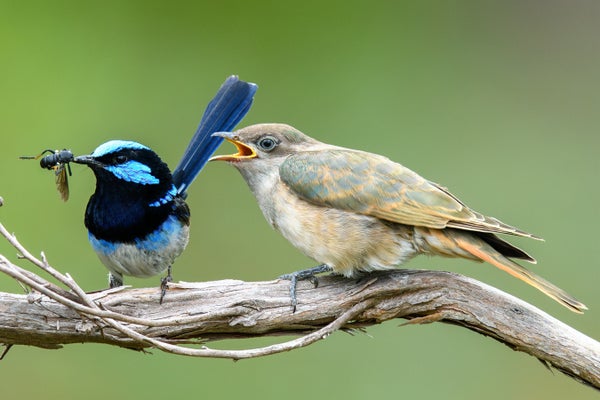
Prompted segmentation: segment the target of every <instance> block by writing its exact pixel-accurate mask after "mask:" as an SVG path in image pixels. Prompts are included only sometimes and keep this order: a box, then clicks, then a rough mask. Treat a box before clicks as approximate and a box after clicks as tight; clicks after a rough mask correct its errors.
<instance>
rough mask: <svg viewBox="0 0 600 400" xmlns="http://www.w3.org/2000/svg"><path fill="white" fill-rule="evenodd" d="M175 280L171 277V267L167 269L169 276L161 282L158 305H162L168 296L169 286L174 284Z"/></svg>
mask: <svg viewBox="0 0 600 400" xmlns="http://www.w3.org/2000/svg"><path fill="white" fill-rule="evenodd" d="M172 281H173V278H172V277H171V266H170V265H169V268H168V269H167V276H165V277H164V278H162V279H161V280H160V299H159V300H158V304H162V302H163V299H164V298H165V294H167V286H168V285H169V282H172Z"/></svg>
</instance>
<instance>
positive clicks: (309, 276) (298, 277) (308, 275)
mask: <svg viewBox="0 0 600 400" xmlns="http://www.w3.org/2000/svg"><path fill="white" fill-rule="evenodd" d="M331 271H333V269H332V268H331V267H330V266H329V265H327V264H321V265H317V266H316V267H313V268H309V269H303V270H300V271H295V272H292V273H289V274H284V275H281V276H280V277H279V279H285V280H288V281H290V299H291V305H292V313H295V312H296V306H297V305H298V299H297V297H296V286H297V285H298V281H303V280H309V281H311V282H312V284H313V285H314V286H315V287H317V286H319V279H318V278H317V277H316V276H315V275H316V274H320V273H323V272H331Z"/></svg>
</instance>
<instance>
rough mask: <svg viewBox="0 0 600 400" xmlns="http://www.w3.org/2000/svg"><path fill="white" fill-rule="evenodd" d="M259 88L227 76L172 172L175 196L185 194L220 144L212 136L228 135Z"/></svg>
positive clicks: (217, 138)
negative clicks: (221, 133) (222, 132)
mask: <svg viewBox="0 0 600 400" xmlns="http://www.w3.org/2000/svg"><path fill="white" fill-rule="evenodd" d="M257 89H258V86H257V85H255V84H254V83H248V82H244V81H241V80H240V79H239V78H238V77H237V76H230V77H229V78H227V80H226V81H225V83H223V85H222V86H221V88H220V89H219V91H218V92H217V94H216V95H215V97H214V98H213V99H212V100H211V102H210V103H209V104H208V106H207V107H206V110H205V111H204V115H203V116H202V120H201V121H200V125H199V126H198V129H197V130H196V133H195V134H194V137H193V138H192V140H191V141H190V144H189V145H188V147H187V149H185V153H183V157H182V158H181V161H179V164H178V165H177V167H176V168H175V169H174V170H173V183H174V184H175V187H176V188H177V192H178V193H179V194H180V195H182V196H183V197H185V192H186V190H187V188H188V187H189V186H190V184H191V183H192V181H193V180H194V179H195V178H196V176H197V175H198V173H200V171H201V170H202V168H203V167H204V165H206V163H207V162H208V159H209V158H210V156H212V155H213V153H214V152H215V151H216V150H217V147H219V145H220V144H221V143H222V142H223V138H221V137H213V136H211V135H212V134H213V133H214V132H221V131H225V132H227V131H231V130H232V129H233V128H234V127H235V126H236V125H237V124H238V123H239V122H240V121H241V120H242V118H244V116H245V115H246V113H247V112H248V110H250V107H251V106H252V100H253V97H254V93H255V92H256V90H257Z"/></svg>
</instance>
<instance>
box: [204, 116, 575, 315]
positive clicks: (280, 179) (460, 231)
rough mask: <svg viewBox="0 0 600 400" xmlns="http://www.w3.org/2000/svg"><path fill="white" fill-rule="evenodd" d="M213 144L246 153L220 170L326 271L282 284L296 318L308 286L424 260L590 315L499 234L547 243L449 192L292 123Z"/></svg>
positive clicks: (311, 271) (292, 277)
mask: <svg viewBox="0 0 600 400" xmlns="http://www.w3.org/2000/svg"><path fill="white" fill-rule="evenodd" d="M214 135H216V136H221V137H223V138H225V139H226V140H228V141H229V142H231V143H233V144H234V145H235V146H236V147H237V150H238V153H237V154H232V155H220V156H215V157H213V158H212V159H211V161H214V160H222V161H227V162H228V163H230V164H231V165H233V166H234V167H236V168H237V169H238V170H239V171H240V173H241V174H242V176H243V177H244V179H245V180H246V182H247V183H248V186H249V187H250V189H251V190H252V192H253V193H254V196H255V197H256V199H257V201H258V204H259V206H260V209H261V210H262V212H263V214H264V216H265V218H266V219H267V221H268V222H269V223H270V224H271V226H272V227H273V228H275V229H276V230H277V231H279V232H280V233H281V234H282V235H283V236H284V237H285V238H286V239H287V240H289V241H290V242H291V243H292V244H293V245H294V246H296V247H297V248H298V249H299V250H301V251H302V252H303V253H304V254H306V255H307V256H308V257H310V258H312V259H314V260H315V261H317V262H319V263H321V265H319V266H317V267H314V268H311V269H307V270H303V271H297V272H294V273H291V274H287V275H284V276H282V278H284V279H289V280H290V281H291V283H290V294H291V297H292V306H293V308H294V309H295V307H296V304H297V301H296V284H297V281H298V280H300V279H310V280H312V281H313V282H316V278H315V277H314V274H316V273H320V272H327V271H333V272H334V273H337V274H341V275H344V276H347V277H351V276H354V275H356V274H357V273H358V272H361V271H362V272H369V271H375V270H385V269H390V268H394V267H396V266H398V265H401V264H402V263H404V262H405V261H407V260H409V259H411V258H412V257H414V256H416V255H418V254H429V255H440V256H445V257H462V258H466V259H470V260H475V261H486V262H488V263H490V264H492V265H494V266H496V267H498V268H500V269H501V270H503V271H505V272H508V273H509V274H511V275H513V276H514V277H517V278H519V279H521V280H523V281H525V282H526V283H528V284H530V285H531V286H533V287H535V288H537V289H539V290H541V291H542V292H544V293H545V294H546V295H548V296H550V297H551V298H553V299H554V300H556V301H557V302H559V303H560V304H562V305H564V306H565V307H567V308H569V309H570V310H572V311H575V312H578V313H581V312H583V310H586V309H587V308H586V306H585V305H584V304H583V303H581V302H579V301H578V300H576V299H575V298H574V297H572V296H571V295H569V294H568V293H566V292H565V291H564V290H562V289H560V288H558V287H557V286H555V285H553V284H552V283H550V282H548V281H547V280H545V279H543V278H541V277H540V276H538V275H536V274H534V273H533V272H531V271H529V270H527V269H526V268H524V267H522V266H521V265H519V264H517V263H516V262H514V261H513V260H512V259H522V260H525V261H528V262H530V263H535V259H534V258H533V257H531V256H530V255H529V254H527V253H526V252H524V251H523V250H521V249H519V248H517V247H516V246H513V245H512V244H510V243H508V242H506V241H504V240H503V239H501V238H499V237H498V236H497V235H496V234H508V235H515V236H522V237H528V238H533V239H539V238H538V237H536V236H534V235H532V234H530V233H527V232H524V231H522V230H519V229H517V228H515V227H512V226H510V225H507V224H505V223H503V222H501V221H499V220H498V219H496V218H492V217H487V216H485V215H483V214H480V213H478V212H476V211H474V210H472V209H470V208H469V207H467V206H466V205H465V204H464V203H463V202H462V201H460V200H459V199H458V198H457V197H456V196H454V195H453V194H451V193H450V192H449V191H448V189H446V188H445V187H443V186H440V185H438V184H436V183H433V182H431V181H428V180H427V179H424V178H422V177H421V176H419V175H418V174H417V173H415V172H413V171H411V170H410V169H408V168H406V167H404V166H402V165H400V164H398V163H395V162H393V161H391V160H389V159H388V158H386V157H383V156H380V155H377V154H372V153H367V152H364V151H359V150H352V149H346V148H343V147H338V146H333V145H329V144H326V143H322V142H319V141H317V140H315V139H312V138H310V137H308V136H306V135H305V134H303V133H302V132H300V131H298V130H297V129H295V128H293V127H291V126H289V125H285V124H258V125H252V126H249V127H246V128H243V129H240V130H238V131H236V132H233V133H225V132H219V133H215V134H214Z"/></svg>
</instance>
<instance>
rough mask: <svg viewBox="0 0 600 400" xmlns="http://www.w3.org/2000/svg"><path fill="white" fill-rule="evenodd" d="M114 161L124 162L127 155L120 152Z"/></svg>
mask: <svg viewBox="0 0 600 400" xmlns="http://www.w3.org/2000/svg"><path fill="white" fill-rule="evenodd" d="M114 161H115V164H124V163H126V162H127V156H124V155H122V154H120V155H118V156H116V157H115V158H114Z"/></svg>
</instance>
